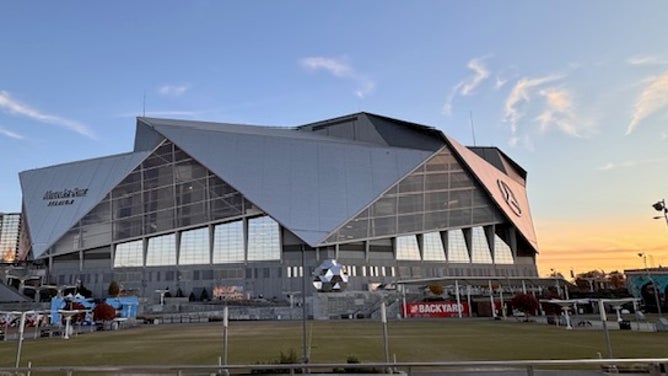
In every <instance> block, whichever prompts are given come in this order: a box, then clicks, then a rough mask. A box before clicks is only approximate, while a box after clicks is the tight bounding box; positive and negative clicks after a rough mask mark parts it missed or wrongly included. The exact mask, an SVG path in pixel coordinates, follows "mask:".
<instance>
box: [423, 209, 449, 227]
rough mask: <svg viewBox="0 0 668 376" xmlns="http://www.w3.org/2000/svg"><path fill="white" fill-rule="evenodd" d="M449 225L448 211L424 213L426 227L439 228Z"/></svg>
mask: <svg viewBox="0 0 668 376" xmlns="http://www.w3.org/2000/svg"><path fill="white" fill-rule="evenodd" d="M447 227H448V212H446V211H441V212H431V213H425V214H424V229H425V230H437V229H445V228H447Z"/></svg>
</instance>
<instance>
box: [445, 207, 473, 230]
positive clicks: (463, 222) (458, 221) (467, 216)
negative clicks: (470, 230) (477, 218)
mask: <svg viewBox="0 0 668 376" xmlns="http://www.w3.org/2000/svg"><path fill="white" fill-rule="evenodd" d="M448 215H449V217H448V221H449V223H450V227H463V226H470V225H471V209H458V210H450V211H449V212H448Z"/></svg>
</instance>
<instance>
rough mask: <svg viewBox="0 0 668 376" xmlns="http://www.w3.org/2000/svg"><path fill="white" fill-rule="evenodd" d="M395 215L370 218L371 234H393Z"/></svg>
mask: <svg viewBox="0 0 668 376" xmlns="http://www.w3.org/2000/svg"><path fill="white" fill-rule="evenodd" d="M396 222H397V219H396V217H385V218H374V219H372V220H371V236H381V235H393V234H396V232H397V225H396Z"/></svg>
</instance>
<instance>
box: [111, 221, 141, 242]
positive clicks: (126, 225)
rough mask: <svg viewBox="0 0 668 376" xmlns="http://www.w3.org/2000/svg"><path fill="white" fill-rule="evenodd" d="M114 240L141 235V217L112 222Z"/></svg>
mask: <svg viewBox="0 0 668 376" xmlns="http://www.w3.org/2000/svg"><path fill="white" fill-rule="evenodd" d="M113 226H114V240H120V239H127V238H132V237H135V236H141V234H142V217H141V216H135V217H130V218H125V219H121V220H117V221H114V223H113Z"/></svg>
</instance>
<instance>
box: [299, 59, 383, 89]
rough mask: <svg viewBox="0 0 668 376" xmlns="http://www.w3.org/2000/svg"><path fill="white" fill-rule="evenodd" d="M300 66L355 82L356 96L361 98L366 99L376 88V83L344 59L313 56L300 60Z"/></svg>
mask: <svg viewBox="0 0 668 376" xmlns="http://www.w3.org/2000/svg"><path fill="white" fill-rule="evenodd" d="M299 64H300V65H301V66H302V67H303V68H305V69H307V70H309V71H319V70H323V71H325V72H327V73H329V74H331V75H332V76H334V77H338V78H344V79H350V80H352V81H354V82H355V83H356V84H357V88H356V89H355V95H356V96H358V97H359V98H364V97H366V96H367V95H368V94H370V93H371V92H373V90H374V89H375V87H376V83H375V82H373V81H372V80H370V79H369V78H367V77H366V76H364V75H362V74H360V73H358V72H357V71H355V69H354V68H353V67H352V66H351V65H350V64H349V63H348V62H346V61H345V60H344V59H336V58H328V57H322V56H311V57H305V58H303V59H301V60H299Z"/></svg>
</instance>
